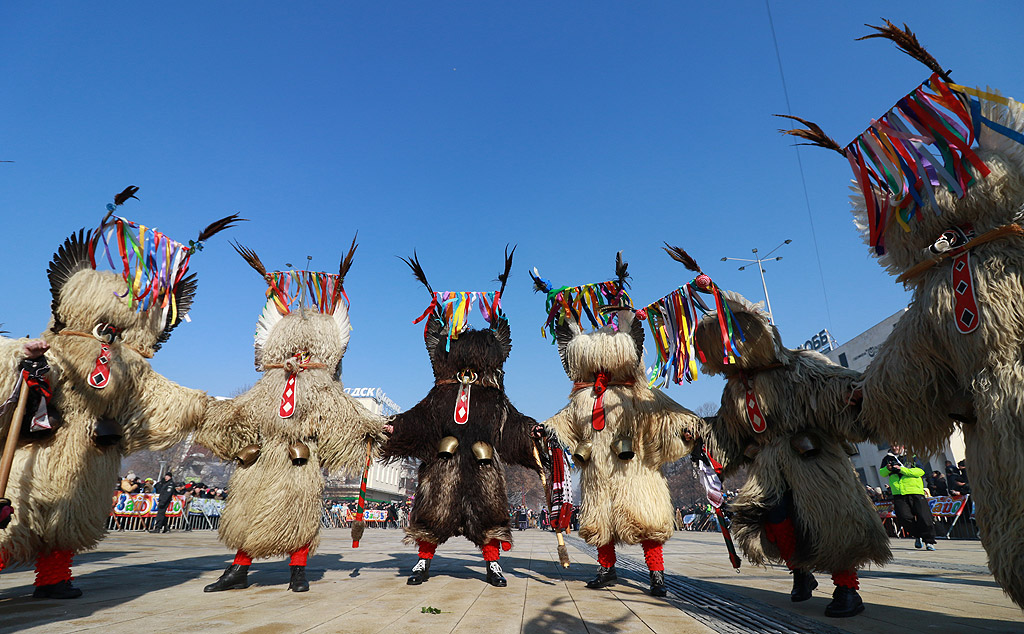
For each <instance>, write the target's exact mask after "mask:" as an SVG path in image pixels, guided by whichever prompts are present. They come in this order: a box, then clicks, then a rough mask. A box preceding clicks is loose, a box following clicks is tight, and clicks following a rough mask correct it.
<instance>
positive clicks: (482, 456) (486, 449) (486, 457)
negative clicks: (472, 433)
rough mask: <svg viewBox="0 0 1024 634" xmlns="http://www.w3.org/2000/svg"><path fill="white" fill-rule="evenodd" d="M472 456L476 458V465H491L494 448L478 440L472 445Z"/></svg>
mask: <svg viewBox="0 0 1024 634" xmlns="http://www.w3.org/2000/svg"><path fill="white" fill-rule="evenodd" d="M473 455H474V456H476V461H477V463H479V464H491V460H493V459H494V447H492V446H490V445H488V444H487V443H485V442H483V441H480V440H478V441H476V442H475V443H473Z"/></svg>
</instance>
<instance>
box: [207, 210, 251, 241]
mask: <svg viewBox="0 0 1024 634" xmlns="http://www.w3.org/2000/svg"><path fill="white" fill-rule="evenodd" d="M248 220H249V219H248V218H239V217H238V214H231V215H230V216H225V217H223V218H221V219H220V220H216V221H214V222H211V223H210V224H209V225H207V226H206V228H205V229H203V230H202V231H200V232H199V237H198V238H196V242H205V241H207V240H209V239H210V238H212V237H213V236H215V235H217V234H218V233H220V232H221V231H224V230H225V229H230V228H231V227H233V226H235V225H236V224H237V223H239V222H248Z"/></svg>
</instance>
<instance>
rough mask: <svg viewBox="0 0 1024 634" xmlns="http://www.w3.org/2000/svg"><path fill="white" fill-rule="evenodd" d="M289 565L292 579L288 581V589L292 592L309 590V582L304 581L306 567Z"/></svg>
mask: <svg viewBox="0 0 1024 634" xmlns="http://www.w3.org/2000/svg"><path fill="white" fill-rule="evenodd" d="M289 567H290V568H291V569H292V580H291V581H289V582H288V589H289V590H291V591H292V592H309V582H308V581H306V567H305V566H289Z"/></svg>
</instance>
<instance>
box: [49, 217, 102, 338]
mask: <svg viewBox="0 0 1024 634" xmlns="http://www.w3.org/2000/svg"><path fill="white" fill-rule="evenodd" d="M91 241H92V231H86V230H85V229H79V230H78V233H73V234H71V235H70V236H69V237H68V238H67V239H66V240H65V241H64V244H62V245H61V246H60V248H58V249H57V252H56V253H54V254H53V258H52V259H51V260H50V266H49V267H47V269H46V277H47V279H49V281H50V294H51V295H52V296H53V301H52V302H51V303H50V312H51V313H52V314H53V332H59V331H60V330H61V329H63V328H64V322H63V320H62V319H61V317H60V293H61V290H62V289H63V288H64V285H65V284H67V282H68V280H70V279H71V276H73V275H74V274H75V273H77V272H79V271H84V270H86V269H91V268H92V263H91V261H90V259H89V243H90V242H91Z"/></svg>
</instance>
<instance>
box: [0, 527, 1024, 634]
mask: <svg viewBox="0 0 1024 634" xmlns="http://www.w3.org/2000/svg"><path fill="white" fill-rule="evenodd" d="M400 537H401V532H400V531H396V530H389V531H382V530H370V531H367V534H366V536H365V537H364V539H363V541H362V543H361V546H360V548H359V549H356V550H353V549H352V548H351V542H349V541H348V531H347V530H341V529H335V530H328V531H325V532H324V539H323V543H322V544H321V546H320V551H319V552H318V553H317V554H316V555H315V556H313V557H311V558H310V560H309V578H310V582H311V590H310V592H308V593H306V594H293V593H289V592H287V590H286V588H287V583H288V565H287V561H284V560H275V561H264V562H257V563H256V564H255V565H254V566H253V568H252V572H251V573H250V575H249V579H250V581H251V582H252V586H251V587H250V588H249V589H247V590H233V591H228V592H222V593H217V594H204V593H203V591H202V590H203V586H204V585H206V584H207V583H210V582H211V581H213V580H214V579H216V578H217V576H218V575H219V574H220V572H221V571H222V570H223V568H224V567H225V566H226V565H227V563H228V562H229V560H230V558H231V556H230V555H229V554H228V552H227V551H226V549H224V548H223V547H222V546H221V545H220V544H219V543H218V542H217V540H216V535H215V534H214V533H211V532H205V531H204V532H193V533H171V534H167V535H149V534H143V533H111V534H110V535H109V537H108V538H107V539H106V540H105V541H104V542H103V543H102V544H101V545H100V547H99V549H98V550H96V551H95V552H92V553H88V554H85V555H82V556H80V557H78V558H77V559H76V566H75V573H76V575H77V577H76V581H75V583H76V585H78V586H79V587H80V588H82V590H84V591H85V595H84V596H83V597H82V598H80V599H75V600H71V601H52V600H34V599H32V598H31V596H30V595H31V592H32V586H31V583H32V579H33V573H32V571H31V570H29V569H16V570H12V571H8V572H5V573H3V574H0V632H31V633H43V632H55V633H56V632H59V633H62V634H63V633H65V632H67V633H70V632H97V633H102V634H119V633H121V632H145V633H147V634H149V633H150V632H154V633H155V632H174V633H185V632H216V633H218V634H220V633H224V634H227V633H229V632H253V633H257V632H261V633H267V634H276V633H278V632H295V633H298V632H310V633H317V634H320V633H328V632H346V633H347V632H353V633H356V632H386V633H387V634H400V633H403V632H410V633H411V632H416V633H421V632H422V633H434V632H465V633H467V634H468V633H476V632H482V633H491V632H494V633H505V632H509V633H511V632H530V633H532V632H553V633H555V634H570V633H571V634H576V633H580V634H596V633H607V634H613V633H626V632H659V633H669V632H671V633H680V634H686V633H690V632H728V633H739V632H808V633H810V632H813V633H822V634H830V633H837V632H854V633H858V634H859V633H865V634H867V633H869V632H870V633H875V632H879V633H883V634H888V633H895V632H901V633H903V632H905V633H909V632H935V633H940V632H949V633H965V634H971V633H979V634H980V633H989V632H1024V613H1022V612H1021V611H1020V610H1019V609H1018V608H1016V607H1015V606H1014V605H1013V604H1012V603H1011V602H1010V600H1009V599H1007V598H1006V597H1005V596H1004V595H1003V593H1002V591H1001V590H1000V589H999V587H998V586H997V585H996V583H995V581H994V580H993V579H992V577H991V575H989V574H988V572H987V570H986V568H985V553H984V551H983V550H982V548H981V545H980V544H979V543H978V542H974V541H971V542H968V541H952V542H947V541H941V540H940V542H939V544H938V546H939V550H938V551H936V552H926V551H918V550H914V548H913V544H912V542H911V541H909V540H904V541H899V542H893V553H894V555H895V558H896V561H895V562H894V563H893V564H892V565H890V566H887V567H885V568H883V569H875V570H868V571H864V572H863V573H862V575H861V583H862V587H861V594H862V596H863V597H864V601H865V603H867V605H868V607H867V610H866V611H865V612H864V613H863V614H861V615H860V616H857V617H854V618H852V619H842V620H833V619H826V618H825V617H824V616H822V612H823V610H824V608H825V605H826V603H828V601H829V597H830V595H831V591H832V586H831V581H830V580H829V579H828V577H827V576H823V575H822V576H819V582H820V584H821V585H820V587H819V589H818V590H817V591H816V592H815V596H814V598H813V599H811V600H810V601H807V602H806V603H801V604H796V605H794V604H792V603H791V602H790V601H789V587H790V577H789V575H788V574H786V572H785V571H784V570H782V569H780V568H769V569H767V570H763V569H758V568H753V567H750V566H748V565H746V564H744V566H743V569H742V573H741V574H736V573H735V572H733V571H732V569H731V568H730V566H729V563H728V558H727V556H726V553H725V547H724V545H723V544H722V538H721V535H719V534H717V533H683V532H681V533H676V536H675V537H674V538H673V539H672V540H671V541H669V543H668V544H666V547H665V565H666V569H667V571H668V573H669V579H670V582H669V585H670V592H669V597H668V598H667V600H666V599H656V598H653V597H650V596H648V595H647V594H646V593H645V589H646V587H647V585H646V581H644V582H643V583H641V581H640V580H645V579H646V575H645V574H643V571H642V562H643V555H642V552H641V550H640V548H639V547H631V548H623V549H621V551H620V560H619V570H620V582H619V584H618V585H616V586H613V587H611V588H609V589H604V590H588V589H586V588H584V587H583V582H584V581H585V580H586V579H588V578H589V577H591V576H592V575H593V573H594V572H595V570H596V562H595V561H594V558H593V556H592V552H593V551H592V550H591V549H589V548H587V547H586V546H585V545H583V544H582V542H580V541H578V540H576V539H575V538H572V539H570V542H569V552H570V555H571V557H572V560H573V565H572V567H571V568H569V569H568V570H564V569H563V568H561V567H560V566H558V562H557V556H556V553H555V545H556V544H555V537H554V535H553V534H551V533H545V532H541V531H539V530H529V531H525V532H521V533H519V532H517V533H515V537H516V548H515V549H514V550H513V551H512V552H511V553H506V554H505V556H503V557H502V565H503V567H504V568H505V573H506V577H507V578H508V587H507V588H492V587H490V586H488V585H486V584H485V583H484V581H483V579H484V569H483V565H482V564H481V559H480V556H479V553H478V551H476V550H475V549H474V548H473V547H472V546H471V545H470V544H469V543H468V542H466V541H465V540H454V541H452V542H451V543H449V544H446V545H445V546H443V547H441V548H439V549H438V558H437V559H435V561H434V565H433V568H432V571H431V572H432V574H433V575H434V576H432V577H431V579H430V580H429V581H428V582H427V583H426V584H425V585H423V586H419V587H413V586H406V585H405V577H406V575H407V572H408V570H409V568H410V567H411V566H412V565H413V564H414V563H415V561H416V554H415V551H414V550H413V549H412V548H410V547H407V546H403V545H402V544H401V543H400ZM424 607H434V608H438V609H440V610H441V613H440V614H428V613H423V611H422V609H423V608H424Z"/></svg>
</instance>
